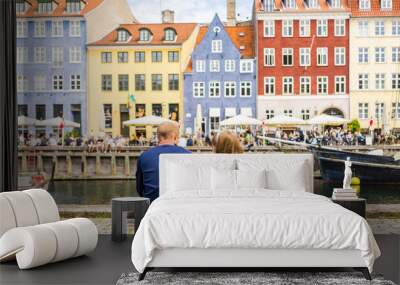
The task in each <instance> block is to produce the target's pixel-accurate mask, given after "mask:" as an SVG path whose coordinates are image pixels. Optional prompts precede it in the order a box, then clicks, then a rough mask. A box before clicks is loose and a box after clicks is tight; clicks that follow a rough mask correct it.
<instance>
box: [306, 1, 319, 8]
mask: <svg viewBox="0 0 400 285" xmlns="http://www.w3.org/2000/svg"><path fill="white" fill-rule="evenodd" d="M307 5H308V8H312V9H314V8H318V7H319V3H318V0H308V1H307Z"/></svg>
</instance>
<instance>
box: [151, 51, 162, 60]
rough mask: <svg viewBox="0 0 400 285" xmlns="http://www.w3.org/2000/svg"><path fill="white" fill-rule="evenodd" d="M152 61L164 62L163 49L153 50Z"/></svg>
mask: <svg viewBox="0 0 400 285" xmlns="http://www.w3.org/2000/svg"><path fill="white" fill-rule="evenodd" d="M151 61H152V62H162V52H161V51H152V52H151Z"/></svg>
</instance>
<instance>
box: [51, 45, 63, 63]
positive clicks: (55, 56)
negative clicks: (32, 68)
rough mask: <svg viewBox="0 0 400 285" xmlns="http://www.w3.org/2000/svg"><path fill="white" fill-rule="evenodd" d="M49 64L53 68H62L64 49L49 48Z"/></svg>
mask: <svg viewBox="0 0 400 285" xmlns="http://www.w3.org/2000/svg"><path fill="white" fill-rule="evenodd" d="M51 62H52V66H53V67H55V68H60V67H63V65H64V48H63V47H52V48H51Z"/></svg>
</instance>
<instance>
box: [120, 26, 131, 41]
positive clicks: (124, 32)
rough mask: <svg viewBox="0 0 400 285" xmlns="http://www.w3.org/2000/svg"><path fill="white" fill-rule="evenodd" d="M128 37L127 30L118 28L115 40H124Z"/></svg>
mask: <svg viewBox="0 0 400 285" xmlns="http://www.w3.org/2000/svg"><path fill="white" fill-rule="evenodd" d="M129 37H130V34H129V32H128V31H127V30H124V29H121V30H118V39H117V40H118V41H119V42H126V41H128V39H129Z"/></svg>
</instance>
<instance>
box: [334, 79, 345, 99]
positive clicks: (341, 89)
mask: <svg viewBox="0 0 400 285" xmlns="http://www.w3.org/2000/svg"><path fill="white" fill-rule="evenodd" d="M335 94H338V95H340V94H346V77H345V76H335Z"/></svg>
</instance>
